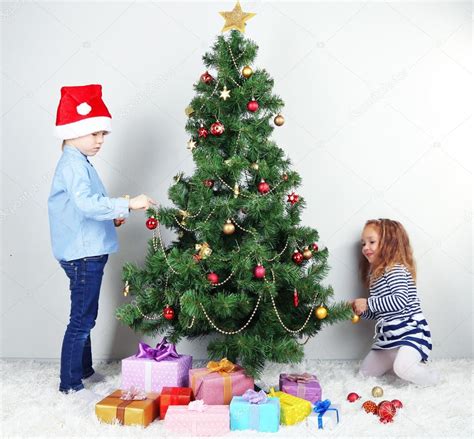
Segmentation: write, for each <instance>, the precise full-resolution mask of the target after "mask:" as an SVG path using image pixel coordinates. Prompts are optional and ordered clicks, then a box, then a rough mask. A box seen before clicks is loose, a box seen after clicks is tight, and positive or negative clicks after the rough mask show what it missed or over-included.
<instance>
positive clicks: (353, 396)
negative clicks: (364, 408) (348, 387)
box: [347, 392, 360, 402]
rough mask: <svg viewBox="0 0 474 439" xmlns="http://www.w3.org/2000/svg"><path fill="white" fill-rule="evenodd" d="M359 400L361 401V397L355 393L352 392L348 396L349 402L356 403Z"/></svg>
mask: <svg viewBox="0 0 474 439" xmlns="http://www.w3.org/2000/svg"><path fill="white" fill-rule="evenodd" d="M358 399H360V396H359V395H358V394H357V393H355V392H351V393H349V395H347V400H348V401H349V402H356V401H357V400H358Z"/></svg>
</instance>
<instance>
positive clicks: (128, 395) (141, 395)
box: [120, 386, 147, 401]
mask: <svg viewBox="0 0 474 439" xmlns="http://www.w3.org/2000/svg"><path fill="white" fill-rule="evenodd" d="M146 398H147V396H146V393H145V392H144V391H143V390H140V389H137V388H135V387H134V386H132V387H130V389H129V390H123V391H122V395H121V396H120V399H123V400H124V401H143V400H144V399H146Z"/></svg>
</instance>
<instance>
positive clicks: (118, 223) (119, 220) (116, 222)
mask: <svg viewBox="0 0 474 439" xmlns="http://www.w3.org/2000/svg"><path fill="white" fill-rule="evenodd" d="M123 223H125V218H115V219H114V225H115V227H120V226H121V225H122V224H123Z"/></svg>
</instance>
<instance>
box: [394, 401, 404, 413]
mask: <svg viewBox="0 0 474 439" xmlns="http://www.w3.org/2000/svg"><path fill="white" fill-rule="evenodd" d="M392 404H393V406H394V407H395V408H396V409H397V410H398V409H401V408H403V404H402V402H401V401H400V400H399V399H392Z"/></svg>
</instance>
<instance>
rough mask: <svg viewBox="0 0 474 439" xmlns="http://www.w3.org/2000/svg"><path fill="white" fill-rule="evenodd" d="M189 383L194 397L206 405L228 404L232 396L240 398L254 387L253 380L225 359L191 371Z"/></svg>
mask: <svg viewBox="0 0 474 439" xmlns="http://www.w3.org/2000/svg"><path fill="white" fill-rule="evenodd" d="M189 382H190V386H191V388H192V389H193V393H194V397H195V398H196V399H202V400H203V401H204V403H205V404H208V405H221V404H230V401H231V400H232V397H233V396H242V395H243V394H244V393H245V391H246V390H248V389H253V387H254V382H253V378H251V377H248V376H247V375H245V371H244V369H242V368H241V367H240V366H238V365H236V364H233V363H232V362H230V361H229V360H227V359H226V358H224V359H222V360H221V361H219V362H217V361H210V362H209V363H208V364H207V367H205V368H201V369H191V370H190V371H189Z"/></svg>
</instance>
